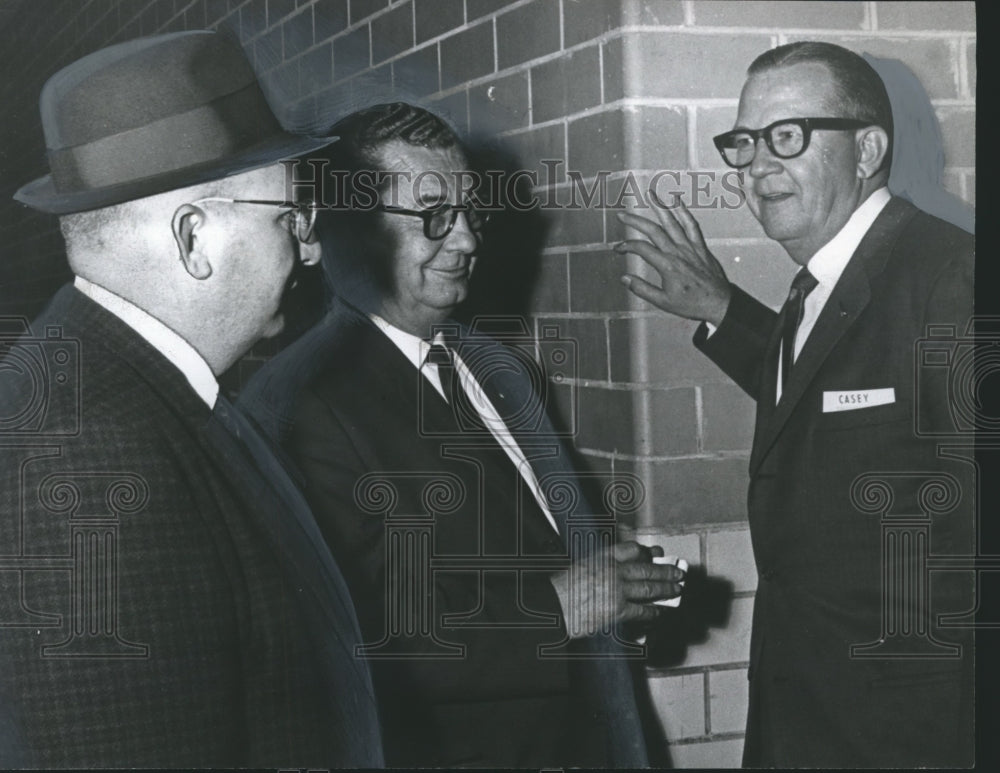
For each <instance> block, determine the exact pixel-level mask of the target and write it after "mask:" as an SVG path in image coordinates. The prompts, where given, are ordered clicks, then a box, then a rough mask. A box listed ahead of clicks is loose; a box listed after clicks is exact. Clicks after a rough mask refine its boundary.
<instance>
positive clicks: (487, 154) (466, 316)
mask: <svg viewBox="0 0 1000 773" xmlns="http://www.w3.org/2000/svg"><path fill="white" fill-rule="evenodd" d="M467 146H468V151H469V164H470V166H471V168H472V170H473V171H474V172H476V173H478V174H479V175H480V177H481V178H482V179H483V181H484V182H483V186H481V190H480V191H478V192H477V198H478V200H479V201H481V202H483V203H484V204H486V205H487V206H489V207H490V209H491V210H492V211H491V212H490V221H489V222H488V223H487V226H486V230H485V232H484V234H483V240H482V242H481V244H480V247H479V250H478V260H477V262H476V269H475V272H474V273H473V275H472V282H471V284H470V287H469V297H468V299H467V300H466V301H465V303H463V304H462V307H461V308H460V309H459V310H458V313H457V314H456V316H458V317H459V319H461V320H462V321H469V320H470V319H471V318H472V317H473V316H476V315H484V314H489V315H505V316H513V317H515V318H526V317H527V316H528V314H529V313H530V312H531V310H532V309H531V298H532V293H533V291H534V289H535V285H536V284H537V282H538V273H539V269H540V266H541V252H542V248H543V247H544V245H545V237H546V235H547V233H548V223H547V222H546V220H545V218H544V216H543V214H542V212H540V211H539V210H538V209H537V208H533V209H525V208H524V207H518V206H516V205H512V199H513V200H519V201H529V200H530V198H531V195H532V191H531V186H530V184H529V183H528V181H527V180H525V179H524V178H523V177H520V178H516V177H512V175H513V173H514V172H516V171H517V170H518V169H524V168H529V169H530V168H531V166H530V165H529V166H528V167H525V166H524V165H523V163H522V162H523V159H520V158H517V157H516V156H515V155H514V154H512V153H511V152H509V151H508V150H506V149H505V148H504V147H503V146H502V143H500V142H498V141H495V140H494V141H485V142H484V141H481V140H476V139H473V140H470V141H469V142H468V143H467ZM491 179H496V180H499V181H500V182H501V184H500V185H491V182H490V181H491ZM508 182H514V183H515V184H514V185H513V186H512V189H508V188H509V187H510V186H508V184H507V183H508ZM491 188H492V190H491ZM497 188H499V191H497V190H496V189H497ZM498 194H499V195H498Z"/></svg>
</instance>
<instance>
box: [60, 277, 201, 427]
mask: <svg viewBox="0 0 1000 773" xmlns="http://www.w3.org/2000/svg"><path fill="white" fill-rule="evenodd" d="M73 286H74V287H76V289H77V290H79V291H80V292H81V293H83V294H84V295H86V296H87V297H88V298H90V300H92V301H93V302H94V303H97V304H99V305H100V306H102V307H103V308H105V309H107V310H108V311H110V312H111V313H112V314H114V315H115V316H116V317H118V319H120V320H121V321H122V322H124V323H125V324H126V325H128V326H129V327H130V328H132V329H133V330H134V331H135V332H136V333H138V334H139V335H140V336H142V337H143V338H144V339H145V340H146V341H147V342H148V343H149V344H150V346H152V347H153V348H154V349H156V350H157V351H158V352H159V353H160V354H162V355H163V356H164V357H166V358H167V359H168V360H170V362H171V363H172V364H173V365H174V366H176V368H177V369H178V370H179V371H180V372H181V373H182V374H183V375H184V378H186V379H187V382H188V383H189V384H190V385H191V388H192V389H193V390H194V391H195V392H196V393H197V395H198V397H200V398H201V399H202V400H204V401H205V403H206V404H207V405H208V407H209V408H213V407H214V406H215V401H216V398H218V396H219V382H218V381H216V379H215V374H213V373H212V369H211V368H210V367H209V366H208V363H207V362H205V358H204V357H202V356H201V355H200V354H198V352H197V350H196V349H195V348H194V347H193V346H191V344H189V343H188V342H187V341H185V340H184V339H183V338H181V337H180V336H179V335H177V333H175V332H174V331H173V330H171V329H170V328H169V327H167V326H166V325H164V324H163V323H162V322H160V320H158V319H156V318H155V317H153V316H151V315H150V314H149V313H147V312H145V311H143V310H142V309H140V308H139V307H138V306H136V305H135V304H134V303H132V302H130V301H127V300H125V299H124V298H122V297H121V296H120V295H115V294H114V293H113V292H111V291H110V290H106V289H104V288H103V287H101V286H100V285H96V284H94V283H93V282H91V281H89V280H87V279H84V278H83V277H82V276H78V277H76V278H75V279H74V280H73Z"/></svg>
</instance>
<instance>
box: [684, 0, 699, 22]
mask: <svg viewBox="0 0 1000 773" xmlns="http://www.w3.org/2000/svg"><path fill="white" fill-rule="evenodd" d="M683 8H684V26H685V27H693V26H695V24H696V22H695V17H694V0H684V5H683Z"/></svg>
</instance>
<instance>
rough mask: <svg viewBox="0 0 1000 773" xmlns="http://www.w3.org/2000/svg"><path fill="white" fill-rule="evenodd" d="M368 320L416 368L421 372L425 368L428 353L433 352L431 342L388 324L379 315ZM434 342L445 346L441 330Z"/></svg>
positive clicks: (435, 336)
mask: <svg viewBox="0 0 1000 773" xmlns="http://www.w3.org/2000/svg"><path fill="white" fill-rule="evenodd" d="M368 318H369V319H370V320H371V321H372V322H373V323H374V324H375V327H377V328H378V329H379V330H381V331H382V332H383V333H385V334H386V336H388V338H389V340H390V341H392V342H393V343H394V344H395V345H396V348H397V349H399V351H401V352H402V353H403V355H404V356H405V357H406V359H408V360H409V361H410V362H411V363H413V367H414V368H416V369H417V370H419V369H420V368H421V367H423V364H424V360H426V359H427V353H428V352H429V351H430V350H431V342H430V341H427V340H425V339H423V338H420V337H419V336H415V335H413V334H412V333H407V332H406V331H405V330H400V329H399V328H398V327H396V326H395V325H393V324H391V323H389V322H386V321H385V320H384V319H383V318H382V317H380V316H379V315H378V314H369V315H368ZM432 340H433V343H436V344H444V333H443V332H442V331H440V330H439V331H437V333H435V334H434V338H433V339H432Z"/></svg>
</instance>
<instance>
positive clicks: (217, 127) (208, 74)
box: [14, 30, 336, 215]
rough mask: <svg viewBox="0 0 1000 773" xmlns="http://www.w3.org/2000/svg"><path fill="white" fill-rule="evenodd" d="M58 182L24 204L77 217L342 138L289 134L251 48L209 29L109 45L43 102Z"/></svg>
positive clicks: (43, 184) (49, 89) (21, 194)
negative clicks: (270, 102)
mask: <svg viewBox="0 0 1000 773" xmlns="http://www.w3.org/2000/svg"><path fill="white" fill-rule="evenodd" d="M39 107H40V110H41V114H42V130H43V132H44V133H45V146H46V148H47V150H48V159H49V168H50V170H51V174H48V175H46V176H45V177H42V178H40V179H38V180H35V181H33V182H31V183H28V184H27V185H25V186H24V187H22V188H21V189H20V190H18V191H17V193H15V194H14V198H15V199H17V200H18V201H20V202H23V203H24V204H27V205H28V206H30V207H33V208H35V209H39V210H42V211H43V212H51V213H54V214H60V215H62V214H69V213H72V212H83V211H86V210H90V209H98V208H100V207H107V206H110V205H112V204H120V203H122V202H124V201H131V200H132V199H138V198H142V197H144V196H151V195H153V194H155V193H163V192H164V191H169V190H173V189H175V188H183V187H185V186H188V185H195V184H197V183H203V182H208V181H210V180H217V179H220V178H222V177H227V176H229V175H233V174H239V173H240V172H247V171H250V170H251V169H257V168H260V167H263V166H267V165H269V164H273V163H276V162H278V161H280V160H282V159H286V158H295V157H296V156H300V155H302V154H304V153H308V152H310V151H312V150H316V149H317V148H321V147H323V146H324V145H328V144H329V143H330V142H332V141H333V140H335V139H336V137H306V136H301V135H295V134H291V133H289V132H286V131H285V130H284V129H283V128H282V127H281V124H279V123H278V120H277V119H276V118H275V116H274V114H273V113H272V112H271V108H270V106H269V105H268V103H267V100H266V99H265V98H264V94H263V92H262V91H261V89H260V86H259V85H258V84H257V79H256V77H255V76H254V73H253V70H252V69H251V67H250V64H249V62H248V61H247V59H246V56H245V55H244V54H243V50H242V49H241V48H240V45H239V44H238V43H237V42H236V41H235V40H232V39H230V38H228V37H227V36H225V35H221V34H218V33H215V32H211V31H209V30H199V31H194V32H177V33H172V34H168V35H157V36H154V37H147V38H139V39H137V40H130V41H127V42H125V43H119V44H117V45H114V46H109V47H108V48H103V49H101V50H100V51H96V52H94V53H92V54H89V55H88V56H85V57H83V58H82V59H78V60H77V61H75V62H73V63H72V64H70V65H68V66H67V67H64V68H63V69H62V70H60V71H59V72H57V73H56V74H55V75H53V76H52V77H51V78H49V80H48V81H47V82H46V84H45V86H44V87H43V88H42V93H41V97H40V99H39Z"/></svg>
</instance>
